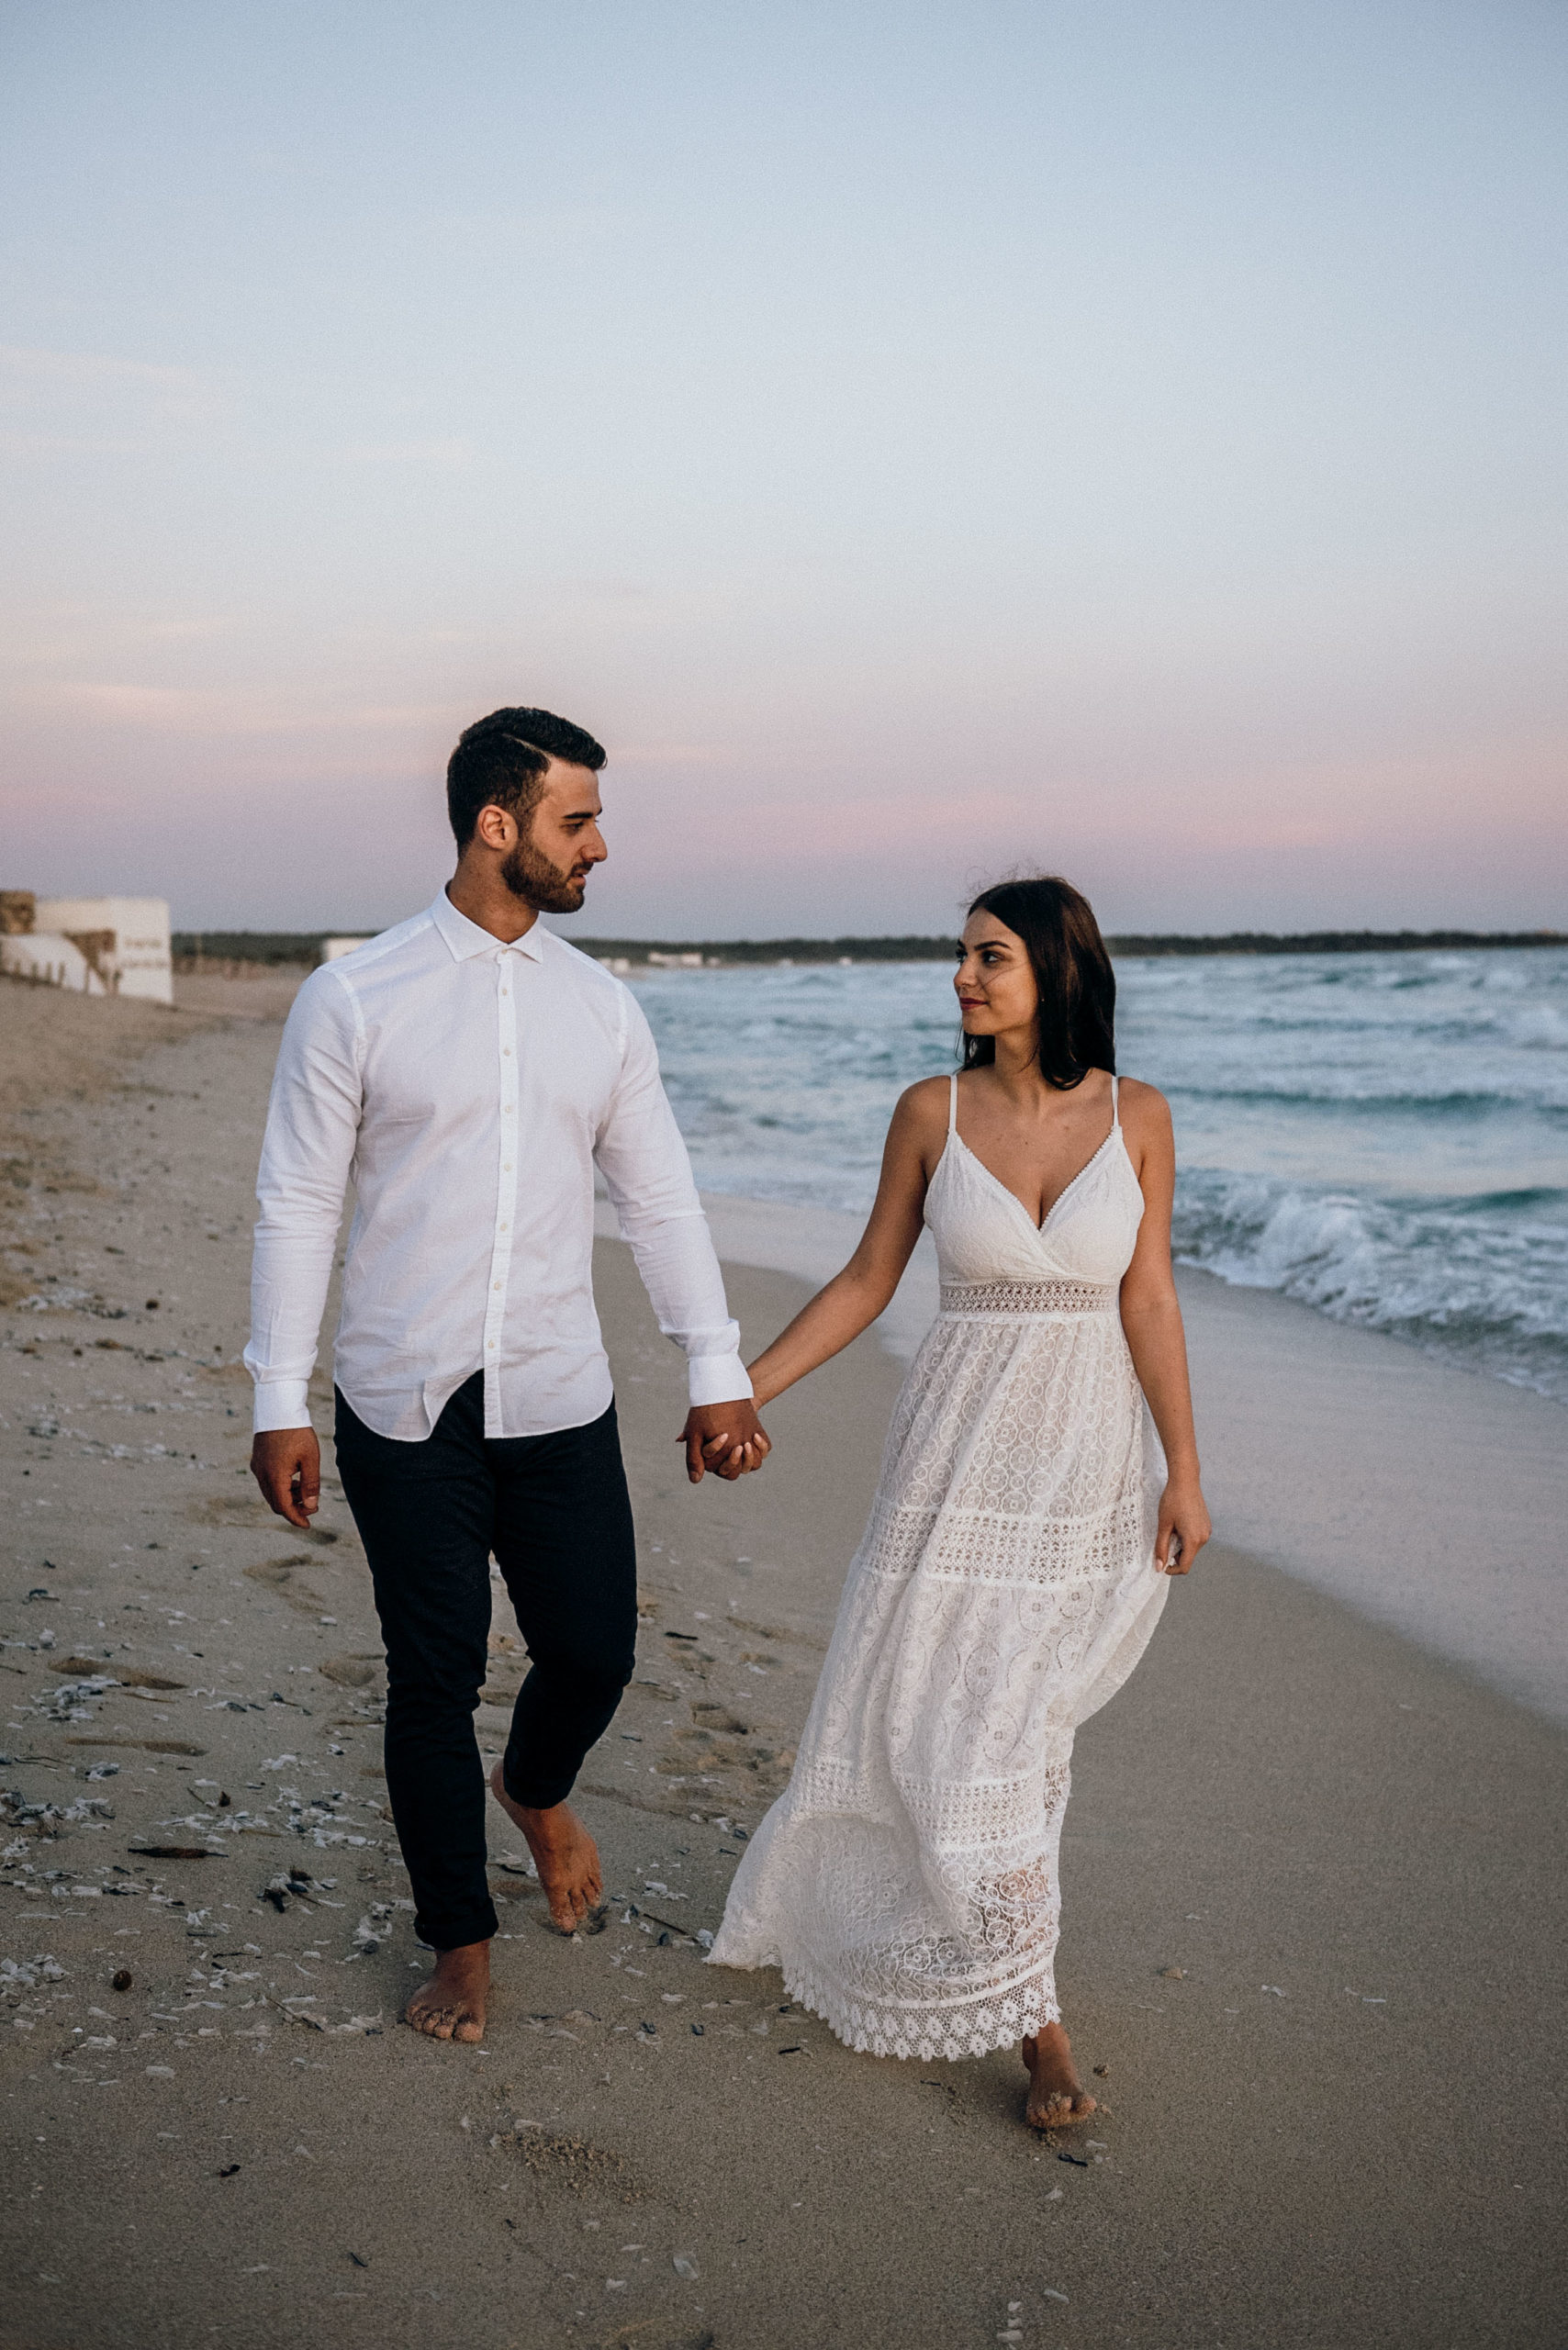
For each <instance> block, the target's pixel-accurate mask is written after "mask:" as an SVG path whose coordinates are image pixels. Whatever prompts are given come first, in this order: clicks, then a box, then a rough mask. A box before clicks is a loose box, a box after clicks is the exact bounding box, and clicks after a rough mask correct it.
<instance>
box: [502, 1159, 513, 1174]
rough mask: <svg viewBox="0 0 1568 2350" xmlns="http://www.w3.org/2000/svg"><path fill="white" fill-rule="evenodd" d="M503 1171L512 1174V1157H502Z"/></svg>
mask: <svg viewBox="0 0 1568 2350" xmlns="http://www.w3.org/2000/svg"><path fill="white" fill-rule="evenodd" d="M501 1173H502V1174H503V1175H510V1173H511V1160H510V1158H503V1159H502V1161H501Z"/></svg>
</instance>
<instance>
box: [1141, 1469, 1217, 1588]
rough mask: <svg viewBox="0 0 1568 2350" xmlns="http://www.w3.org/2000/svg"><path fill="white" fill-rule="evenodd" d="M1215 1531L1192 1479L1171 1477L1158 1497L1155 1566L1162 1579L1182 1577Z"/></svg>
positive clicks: (1199, 1486) (1199, 1490)
mask: <svg viewBox="0 0 1568 2350" xmlns="http://www.w3.org/2000/svg"><path fill="white" fill-rule="evenodd" d="M1213 1532H1214V1527H1213V1526H1212V1525H1211V1523H1210V1521H1209V1513H1208V1505H1207V1504H1206V1502H1205V1501H1204V1489H1203V1487H1202V1486H1201V1485H1200V1484H1199V1483H1198V1481H1197V1478H1196V1477H1195V1476H1183V1477H1172V1478H1171V1479H1170V1482H1169V1483H1168V1484H1167V1485H1166V1488H1165V1491H1164V1492H1163V1493H1162V1494H1160V1496H1159V1532H1158V1533H1157V1534H1156V1536H1155V1538H1154V1563H1155V1565H1156V1567H1157V1568H1158V1569H1159V1572H1160V1573H1161V1574H1162V1575H1185V1574H1190V1573H1191V1572H1192V1570H1193V1560H1194V1559H1195V1558H1196V1557H1197V1555H1198V1552H1199V1551H1200V1550H1202V1549H1203V1547H1204V1543H1205V1542H1206V1541H1207V1540H1208V1539H1209V1536H1210V1535H1211V1534H1212V1533H1213Z"/></svg>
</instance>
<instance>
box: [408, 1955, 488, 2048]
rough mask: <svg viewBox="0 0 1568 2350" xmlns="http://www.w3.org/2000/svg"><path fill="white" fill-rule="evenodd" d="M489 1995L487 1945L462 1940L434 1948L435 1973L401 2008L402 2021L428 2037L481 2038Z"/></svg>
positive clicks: (446, 2038) (483, 2033) (437, 2038)
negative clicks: (456, 1944)
mask: <svg viewBox="0 0 1568 2350" xmlns="http://www.w3.org/2000/svg"><path fill="white" fill-rule="evenodd" d="M489 1995H490V1945H489V1943H488V1942H465V1943H463V1945H462V1946H461V1948H460V1949H457V1950H442V1951H437V1953H436V1958H435V1973H434V1974H433V1975H431V1978H430V1981H429V1982H428V1983H421V1984H420V1987H419V1989H418V1990H417V1991H416V1992H415V1993H414V1996H413V1997H412V1998H411V1999H410V2000H409V2004H408V2006H407V2007H406V2008H405V2009H404V2010H403V2021H404V2022H405V2023H409V2024H412V2025H413V2027H414V2030H415V2031H423V2032H428V2033H429V2035H430V2037H431V2040H483V2039H484V2037H485V2009H486V2006H487V2001H488V1999H489Z"/></svg>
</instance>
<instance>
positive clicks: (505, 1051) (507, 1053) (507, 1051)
mask: <svg viewBox="0 0 1568 2350" xmlns="http://www.w3.org/2000/svg"><path fill="white" fill-rule="evenodd" d="M501 1058H502V1059H503V1060H508V1061H510V1058H511V1046H510V1045H503V1046H501Z"/></svg>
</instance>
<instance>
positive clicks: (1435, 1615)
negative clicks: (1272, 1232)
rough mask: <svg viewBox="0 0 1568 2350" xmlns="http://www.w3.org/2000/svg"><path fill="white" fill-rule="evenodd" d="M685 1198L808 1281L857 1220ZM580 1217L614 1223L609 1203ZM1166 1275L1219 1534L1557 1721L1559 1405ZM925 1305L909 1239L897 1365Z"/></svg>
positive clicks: (725, 1255) (920, 1258)
mask: <svg viewBox="0 0 1568 2350" xmlns="http://www.w3.org/2000/svg"><path fill="white" fill-rule="evenodd" d="M702 1202H703V1206H704V1208H705V1209H706V1210H707V1213H708V1220H709V1225H710V1228H711V1231H712V1234H713V1238H714V1244H715V1246H716V1248H718V1251H719V1256H720V1259H721V1260H722V1261H723V1262H725V1263H726V1264H736V1265H745V1266H755V1267H758V1268H766V1269H767V1270H773V1271H776V1272H781V1273H786V1274H789V1275H790V1276H791V1277H793V1278H794V1279H796V1280H798V1281H806V1282H809V1283H811V1284H812V1287H813V1288H816V1287H819V1286H820V1285H821V1284H822V1282H823V1281H825V1280H827V1279H828V1278H829V1277H830V1276H831V1275H832V1274H833V1273H834V1272H836V1271H837V1270H838V1269H839V1267H840V1266H841V1265H842V1264H843V1263H844V1262H845V1260H846V1258H847V1257H848V1255H849V1254H850V1251H851V1250H852V1249H853V1248H854V1246H855V1244H856V1242H857V1240H858V1238H859V1236H860V1232H861V1229H862V1221H861V1219H860V1218H859V1217H857V1216H852V1215H846V1214H840V1213H838V1212H837V1211H835V1210H833V1209H827V1208H802V1207H799V1206H793V1205H787V1204H780V1203H776V1202H772V1201H761V1200H754V1199H748V1198H744V1197H740V1196H737V1195H734V1194H730V1193H722V1192H704V1193H703V1195H702ZM596 1214H597V1228H598V1230H599V1233H600V1235H601V1236H603V1237H616V1234H617V1230H618V1227H617V1226H616V1224H615V1220H614V1214H613V1211H612V1210H611V1209H610V1207H609V1205H608V1203H605V1202H602V1201H601V1202H600V1203H599V1205H598V1208H597V1212H596ZM1176 1285H1177V1291H1178V1293H1179V1295H1180V1297H1181V1300H1182V1314H1183V1317H1184V1319H1185V1321H1186V1325H1187V1341H1188V1348H1189V1353H1190V1356H1191V1360H1192V1370H1193V1395H1194V1402H1195V1404H1196V1408H1197V1416H1198V1440H1199V1449H1200V1452H1201V1454H1202V1457H1203V1460H1204V1489H1205V1492H1206V1493H1207V1495H1208V1500H1209V1505H1210V1507H1211V1509H1212V1510H1213V1512H1214V1515H1215V1527H1216V1532H1217V1534H1218V1536H1219V1537H1221V1538H1223V1539H1226V1541H1228V1542H1231V1543H1234V1544H1236V1545H1238V1547H1239V1548H1241V1549H1243V1550H1247V1551H1249V1553H1251V1554H1252V1555H1253V1556H1255V1557H1257V1558H1259V1559H1261V1560H1263V1561H1266V1562H1267V1563H1268V1564H1270V1565H1271V1566H1275V1567H1278V1568H1280V1569H1281V1570H1282V1572H1284V1573H1286V1574H1289V1575H1292V1576H1294V1577H1296V1578H1297V1579H1299V1580H1301V1581H1303V1582H1305V1583H1311V1584H1313V1585H1314V1586H1315V1587H1316V1589H1317V1590H1319V1591H1323V1592H1326V1593H1327V1594H1329V1595H1331V1596H1333V1597H1334V1598H1336V1599H1338V1600H1340V1601H1342V1602H1343V1603H1344V1604H1345V1605H1347V1606H1351V1607H1354V1608H1356V1609H1357V1610H1358V1611H1359V1612H1361V1614H1363V1615H1365V1616H1367V1617H1371V1618H1372V1620H1373V1621H1375V1622H1378V1623H1381V1624H1385V1625H1387V1626H1389V1627H1390V1628H1393V1629H1394V1630H1395V1631H1397V1632H1399V1633H1400V1634H1401V1635H1402V1636H1403V1637H1404V1638H1406V1639H1410V1640H1414V1641H1415V1642H1417V1644H1418V1645H1419V1646H1421V1647H1423V1648H1425V1649H1428V1650H1429V1651H1431V1652H1432V1653H1433V1654H1435V1655H1438V1656H1440V1657H1443V1658H1445V1659H1446V1660H1447V1661H1448V1662H1450V1663H1452V1664H1457V1665H1459V1666H1460V1667H1461V1668H1462V1669H1463V1670H1465V1671H1467V1672H1470V1673H1475V1674H1476V1675H1477V1676H1478V1677H1479V1678H1480V1679H1482V1680H1483V1681H1484V1682H1486V1683H1487V1684H1489V1685H1490V1686H1491V1687H1493V1688H1495V1689H1496V1690H1498V1691H1500V1692H1501V1693H1502V1694H1503V1695H1506V1696H1508V1697H1511V1698H1514V1699H1515V1700H1517V1701H1518V1702H1519V1703H1521V1704H1523V1705H1527V1706H1529V1707H1532V1708H1533V1709H1534V1710H1535V1711H1537V1712H1539V1713H1541V1714H1543V1715H1545V1716H1546V1717H1547V1718H1549V1719H1550V1720H1552V1721H1555V1722H1559V1723H1563V1722H1568V1573H1565V1572H1564V1567H1565V1565H1568V1538H1565V1535H1564V1528H1565V1527H1568V1440H1565V1439H1568V1418H1565V1417H1564V1412H1563V1406H1562V1404H1559V1403H1557V1402H1555V1401H1553V1400H1552V1399H1551V1398H1549V1397H1546V1396H1542V1395H1539V1394H1537V1393H1535V1392H1534V1390H1532V1389H1529V1388H1523V1387H1515V1386H1513V1385H1511V1384H1510V1383H1509V1382H1506V1381H1504V1380H1499V1379H1495V1378H1490V1377H1488V1376H1486V1375H1485V1374H1484V1373H1482V1372H1478V1371H1466V1370H1462V1369H1460V1368H1458V1367H1457V1366H1455V1365H1451V1364H1448V1363H1444V1362H1442V1361H1439V1360H1436V1359H1434V1358H1433V1357H1432V1356H1430V1355H1428V1354H1426V1353H1424V1352H1423V1351H1422V1350H1421V1349H1420V1348H1417V1347H1415V1346H1413V1345H1411V1344H1409V1343H1407V1342H1406V1341H1405V1340H1403V1339H1400V1338H1394V1337H1387V1336H1385V1335H1384V1334H1383V1333H1382V1332H1381V1331H1374V1330H1361V1329H1357V1328H1355V1327H1354V1326H1350V1325H1347V1324H1345V1323H1340V1322H1334V1321H1331V1320H1329V1319H1328V1317H1327V1315H1321V1314H1319V1313H1317V1312H1316V1309H1315V1308H1313V1307H1312V1306H1309V1305H1305V1304H1299V1303H1298V1302H1297V1301H1295V1300H1294V1299H1291V1298H1286V1297H1282V1296H1280V1295H1279V1294H1278V1293H1277V1292H1274V1291H1270V1290H1260V1289H1249V1288H1243V1287H1240V1286H1233V1285H1232V1284H1230V1283H1227V1282H1226V1281H1222V1280H1221V1279H1220V1278H1219V1277H1218V1276H1217V1275H1215V1274H1213V1273H1207V1272H1203V1271H1200V1270H1197V1269H1195V1268H1193V1267H1189V1266H1178V1268H1177V1275H1176ZM935 1311H936V1265H935V1249H934V1248H933V1246H932V1243H931V1239H930V1236H929V1234H923V1236H922V1237H921V1240H920V1243H919V1246H918V1247H917V1248H916V1250H915V1253H914V1256H913V1259H912V1260H911V1262H910V1266H909V1269H908V1270H907V1271H906V1273H905V1275H904V1278H903V1280H902V1282H901V1283H900V1285H899V1289H898V1292H897V1294H896V1295H895V1297H894V1299H893V1302H892V1304H891V1305H890V1307H889V1309H888V1311H887V1313H886V1314H884V1315H882V1317H881V1319H880V1321H879V1323H877V1324H876V1325H875V1326H874V1328H875V1334H876V1336H877V1337H879V1339H880V1341H881V1343H882V1345H883V1346H884V1347H885V1348H887V1350H888V1351H889V1353H890V1354H891V1355H892V1356H893V1358H894V1359H895V1360H896V1361H897V1362H898V1363H899V1364H900V1366H901V1369H902V1368H905V1367H907V1365H908V1364H909V1363H910V1362H911V1361H912V1360H913V1356H914V1353H915V1351H916V1349H917V1348H918V1347H919V1345H920V1341H921V1339H922V1338H923V1337H924V1334H925V1332H926V1330H927V1329H928V1328H929V1326H930V1324H931V1321H932V1319H933V1317H934V1315H935ZM769 1336H771V1333H769Z"/></svg>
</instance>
